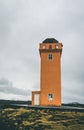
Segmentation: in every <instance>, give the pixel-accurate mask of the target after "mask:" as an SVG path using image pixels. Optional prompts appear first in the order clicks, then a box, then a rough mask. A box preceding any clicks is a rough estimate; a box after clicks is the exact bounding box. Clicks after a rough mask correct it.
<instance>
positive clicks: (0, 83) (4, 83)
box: [0, 78, 31, 96]
mask: <svg viewBox="0 0 84 130" xmlns="http://www.w3.org/2000/svg"><path fill="white" fill-rule="evenodd" d="M0 92H3V93H5V94H14V95H22V96H29V95H30V93H31V91H30V90H28V89H27V90H26V89H25V90H24V89H20V88H17V87H14V86H13V85H12V82H10V81H9V80H7V79H5V78H2V79H0Z"/></svg>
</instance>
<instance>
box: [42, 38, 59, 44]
mask: <svg viewBox="0 0 84 130" xmlns="http://www.w3.org/2000/svg"><path fill="white" fill-rule="evenodd" d="M42 43H58V41H57V40H56V39H55V38H47V39H45V40H44V41H43V42H42Z"/></svg>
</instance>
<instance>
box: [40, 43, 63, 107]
mask: <svg viewBox="0 0 84 130" xmlns="http://www.w3.org/2000/svg"><path fill="white" fill-rule="evenodd" d="M49 45H52V49H49ZM56 45H57V46H58V48H57V49H56ZM43 46H44V44H40V50H39V51H40V57H41V73H40V74H41V79H40V83H41V84H40V105H56V106H60V105H61V52H62V44H61V43H59V44H57V43H55V44H54V43H51V44H50V43H49V44H48V43H47V44H45V47H46V48H44V47H43ZM48 54H52V55H53V59H52V60H49V59H48ZM49 93H52V94H53V100H52V101H49V100H48V94H49Z"/></svg>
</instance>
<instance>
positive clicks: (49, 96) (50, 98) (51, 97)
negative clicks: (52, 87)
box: [48, 93, 53, 101]
mask: <svg viewBox="0 0 84 130" xmlns="http://www.w3.org/2000/svg"><path fill="white" fill-rule="evenodd" d="M48 100H49V101H51V100H53V94H51V93H49V94H48Z"/></svg>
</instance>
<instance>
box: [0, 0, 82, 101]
mask: <svg viewBox="0 0 84 130" xmlns="http://www.w3.org/2000/svg"><path fill="white" fill-rule="evenodd" d="M83 5H84V1H83V0H80V1H78V0H74V1H73V0H68V1H67V0H63V1H62V0H53V1H52V0H49V1H48V2H47V1H45V0H40V1H39V0H31V1H30V0H27V1H23V0H18V1H17V0H12V1H11V0H7V1H3V0H1V1H0V41H1V42H0V78H1V77H7V79H9V80H6V79H5V80H2V79H1V80H0V91H3V92H4V93H7V94H8V93H12V94H13V93H14V94H15V93H16V94H17V91H18V95H20V94H22V95H26V94H27V92H25V90H23V89H22V86H21V89H20V85H21V82H22V81H23V80H24V83H25V88H27V87H28V89H29V90H30V88H32V90H33V89H38V87H39V85H38V84H36V83H39V80H40V78H39V77H40V56H39V52H38V48H39V42H42V41H43V40H44V39H45V38H47V37H55V38H56V39H57V40H59V41H61V42H62V43H63V45H64V47H63V53H62V84H63V86H64V87H63V94H64V97H63V101H65V100H66V98H67V99H68V101H71V100H72V99H71V97H70V96H69V95H68V94H67V93H69V91H70V90H73V85H72V82H74V86H77V96H78V97H80V96H81V98H80V101H81V100H82V99H83V93H82V92H81V91H80V88H81V89H83V86H84V71H83V68H84V60H83V52H84V44H83V41H84V36H83V34H84V26H83V23H84V8H83ZM18 80H19V81H18ZM10 81H12V82H13V83H14V82H15V84H16V85H15V86H17V87H15V86H13V85H12V82H10ZM9 82H10V83H9ZM66 82H67V83H66ZM27 83H28V84H27ZM18 85H19V86H18ZM23 87H24V86H23ZM69 87H70V88H71V89H70V90H69ZM7 88H8V89H7ZM12 90H13V91H12ZM24 93H25V94H24ZM74 95H75V90H74V91H73V93H72V94H71V96H72V97H73V96H74ZM82 101H83V100H82Z"/></svg>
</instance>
